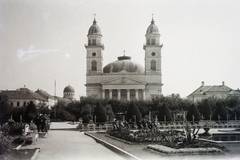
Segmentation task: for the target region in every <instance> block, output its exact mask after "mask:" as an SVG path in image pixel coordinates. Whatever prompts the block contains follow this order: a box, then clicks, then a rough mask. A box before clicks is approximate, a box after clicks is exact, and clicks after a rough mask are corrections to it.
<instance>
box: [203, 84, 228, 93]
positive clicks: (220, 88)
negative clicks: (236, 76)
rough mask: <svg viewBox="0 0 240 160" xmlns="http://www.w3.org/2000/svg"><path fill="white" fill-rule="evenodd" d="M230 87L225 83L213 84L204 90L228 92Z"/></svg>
mask: <svg viewBox="0 0 240 160" xmlns="http://www.w3.org/2000/svg"><path fill="white" fill-rule="evenodd" d="M231 90H232V89H231V88H229V87H227V86H225V85H214V86H211V87H210V88H208V89H207V90H206V91H205V92H230V91H231Z"/></svg>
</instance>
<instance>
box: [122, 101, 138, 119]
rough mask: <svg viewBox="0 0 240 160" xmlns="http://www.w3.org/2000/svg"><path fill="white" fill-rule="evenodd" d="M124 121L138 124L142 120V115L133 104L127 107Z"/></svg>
mask: <svg viewBox="0 0 240 160" xmlns="http://www.w3.org/2000/svg"><path fill="white" fill-rule="evenodd" d="M126 120H127V121H129V120H131V121H132V122H139V121H141V120H142V115H141V113H140V111H139V109H138V107H137V106H136V104H135V103H134V102H131V103H130V105H129V107H128V110H127V113H126Z"/></svg>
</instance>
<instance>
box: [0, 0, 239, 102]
mask: <svg viewBox="0 0 240 160" xmlns="http://www.w3.org/2000/svg"><path fill="white" fill-rule="evenodd" d="M94 14H96V20H97V24H98V26H99V27H100V28H101V31H102V35H103V37H102V42H103V43H104V45H105V50H104V51H103V59H104V60H103V66H105V65H107V64H108V63H110V62H112V61H115V60H116V59H117V57H118V56H120V55H123V50H126V55H128V56H131V57H132V60H133V61H138V62H139V63H140V64H142V66H144V53H145V52H144V50H143V44H144V43H145V34H146V30H147V28H148V26H149V25H150V21H151V19H152V14H154V20H155V24H156V25H157V26H158V28H159V32H160V34H161V38H160V41H161V43H163V48H162V79H163V83H164V85H163V88H162V90H163V94H164V95H169V94H172V93H179V94H180V96H181V97H186V96H188V95H189V94H190V93H192V92H193V91H194V90H195V89H197V88H198V87H199V86H200V85H201V82H202V81H205V85H221V84H222V81H225V85H227V86H228V87H230V88H232V89H237V88H240V53H239V51H240V40H239V39H240V1H239V0H146V1H145V0H118V1H117V0H101V1H100V0H71V1H69V0H58V1H57V0H39V1H34V0H1V1H0V90H5V89H9V90H11V89H17V88H20V87H23V86H24V85H26V87H27V88H29V89H30V90H33V91H35V90H37V89H38V88H39V89H42V90H45V91H47V92H48V93H50V94H52V95H54V80H55V79H56V81H57V88H56V90H57V96H61V97H62V96H63V89H64V88H65V87H66V86H67V85H69V84H70V85H71V86H72V87H73V88H74V89H75V97H76V98H77V99H78V98H79V96H85V95H86V88H85V86H84V84H85V83H86V77H85V75H86V49H85V47H84V44H86V43H87V33H88V29H89V27H90V26H91V25H92V21H93V19H94Z"/></svg>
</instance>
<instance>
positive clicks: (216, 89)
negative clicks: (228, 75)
mask: <svg viewBox="0 0 240 160" xmlns="http://www.w3.org/2000/svg"><path fill="white" fill-rule="evenodd" d="M232 90H233V89H231V88H229V87H228V86H225V85H213V86H200V87H199V88H198V89H196V90H195V91H194V92H193V93H191V94H190V95H189V96H191V95H203V94H207V93H209V92H229V93H230V92H231V91H232Z"/></svg>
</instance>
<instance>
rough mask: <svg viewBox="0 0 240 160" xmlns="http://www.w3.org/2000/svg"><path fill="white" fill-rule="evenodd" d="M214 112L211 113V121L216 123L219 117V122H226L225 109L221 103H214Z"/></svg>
mask: <svg viewBox="0 0 240 160" xmlns="http://www.w3.org/2000/svg"><path fill="white" fill-rule="evenodd" d="M216 107H217V108H216V110H215V111H214V112H213V116H212V120H215V121H217V120H218V116H219V117H220V120H221V121H225V120H227V114H228V113H227V109H226V108H225V107H224V106H223V104H222V103H220V102H217V103H216Z"/></svg>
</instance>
